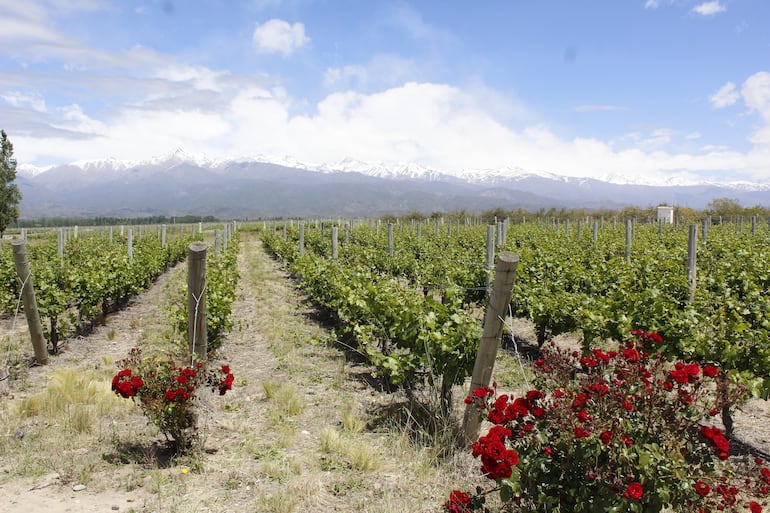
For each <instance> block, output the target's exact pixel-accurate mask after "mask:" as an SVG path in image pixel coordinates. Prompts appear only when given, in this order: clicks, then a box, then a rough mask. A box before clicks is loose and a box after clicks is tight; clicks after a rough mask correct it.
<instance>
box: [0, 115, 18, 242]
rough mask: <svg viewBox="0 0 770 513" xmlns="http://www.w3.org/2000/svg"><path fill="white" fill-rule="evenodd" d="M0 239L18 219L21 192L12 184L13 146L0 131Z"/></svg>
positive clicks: (14, 174)
mask: <svg viewBox="0 0 770 513" xmlns="http://www.w3.org/2000/svg"><path fill="white" fill-rule="evenodd" d="M0 145H2V148H1V149H0V238H2V236H3V233H5V229H6V228H8V225H9V224H11V223H12V222H15V221H17V220H18V219H19V202H20V201H21V191H20V190H19V186H18V185H16V184H15V183H13V181H14V180H16V159H15V158H13V144H11V141H9V140H8V136H7V135H6V134H5V130H0Z"/></svg>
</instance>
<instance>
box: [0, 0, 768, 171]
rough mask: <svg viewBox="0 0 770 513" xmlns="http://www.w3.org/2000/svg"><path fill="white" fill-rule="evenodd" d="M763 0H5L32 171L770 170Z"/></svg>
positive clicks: (19, 131)
mask: <svg viewBox="0 0 770 513" xmlns="http://www.w3.org/2000/svg"><path fill="white" fill-rule="evenodd" d="M768 27H770V1H768V0H483V1H482V0H479V1H475V2H471V1H467V0H419V1H418V0H412V1H400V0H24V1H21V0H0V128H2V129H4V130H5V131H6V132H7V134H8V137H9V139H10V140H11V142H12V143H13V145H14V156H15V157H16V159H17V160H18V162H19V164H31V165H36V166H47V165H54V164H63V163H68V162H73V161H78V160H91V159H104V158H117V159H128V160H141V159H147V158H151V157H154V156H160V155H164V154H168V153H170V152H173V151H175V150H176V149H183V150H185V151H186V152H189V153H193V154H203V155H206V156H207V157H209V158H240V157H249V156H256V155H269V156H273V157H284V156H288V157H292V158H295V159H298V160H300V161H303V162H310V163H334V162H338V161H340V160H342V159H355V160H363V161H384V162H404V163H415V164H420V165H423V166H427V167H431V168H434V169H437V170H440V171H444V172H448V173H461V172H463V171H467V170H486V169H489V170H507V169H514V168H520V169H524V170H528V171H532V172H550V173H555V174H559V175H564V176H574V177H596V178H612V177H628V178H630V179H634V178H637V179H640V178H644V179H649V180H656V181H659V180H716V181H723V182H724V181H749V182H756V183H770V30H768Z"/></svg>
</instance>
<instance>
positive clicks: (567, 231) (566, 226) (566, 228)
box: [564, 219, 569, 239]
mask: <svg viewBox="0 0 770 513" xmlns="http://www.w3.org/2000/svg"><path fill="white" fill-rule="evenodd" d="M564 235H565V236H566V237H567V238H568V239H569V219H565V220H564Z"/></svg>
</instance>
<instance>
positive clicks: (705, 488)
mask: <svg viewBox="0 0 770 513" xmlns="http://www.w3.org/2000/svg"><path fill="white" fill-rule="evenodd" d="M695 491H696V492H698V495H702V496H703V495H708V493H709V492H710V491H711V488H709V485H707V484H706V483H704V482H703V481H701V480H700V479H699V480H698V481H697V482H696V483H695Z"/></svg>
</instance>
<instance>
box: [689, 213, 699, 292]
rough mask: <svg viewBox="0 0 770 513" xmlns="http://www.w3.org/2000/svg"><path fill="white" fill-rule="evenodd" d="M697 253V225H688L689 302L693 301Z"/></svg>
mask: <svg viewBox="0 0 770 513" xmlns="http://www.w3.org/2000/svg"><path fill="white" fill-rule="evenodd" d="M697 255H698V227H697V226H695V225H694V224H691V225H690V234H689V238H688V239H687V280H688V281H689V282H690V303H692V302H693V301H695V274H696V269H697V265H696V261H697Z"/></svg>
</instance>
